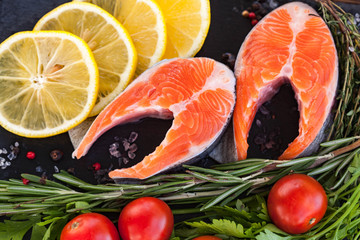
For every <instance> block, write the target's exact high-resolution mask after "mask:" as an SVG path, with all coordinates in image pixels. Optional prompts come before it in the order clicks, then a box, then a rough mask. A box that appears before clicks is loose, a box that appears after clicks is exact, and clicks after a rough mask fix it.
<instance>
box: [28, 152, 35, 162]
mask: <svg viewBox="0 0 360 240" xmlns="http://www.w3.org/2000/svg"><path fill="white" fill-rule="evenodd" d="M26 157H27V158H28V159H30V160H33V159H34V158H35V153H34V152H31V151H30V152H27V153H26Z"/></svg>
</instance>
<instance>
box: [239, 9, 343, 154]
mask: <svg viewBox="0 0 360 240" xmlns="http://www.w3.org/2000/svg"><path fill="white" fill-rule="evenodd" d="M235 76H236V79H237V102H236V107H235V110H234V119H233V123H234V135H235V145H236V151H237V158H238V159H239V160H241V159H245V158H246V157H247V149H248V143H247V137H248V134H249V131H250V127H251V124H252V122H253V120H254V117H255V114H256V112H257V110H258V108H259V107H260V106H261V105H262V104H263V103H264V102H265V101H267V100H269V99H270V98H272V97H273V96H274V94H275V93H276V92H277V91H278V89H279V87H280V86H281V85H282V84H284V83H285V82H289V83H290V84H291V85H292V88H293V90H294V92H295V97H296V99H297V102H298V106H299V113H300V119H299V135H298V136H297V137H296V138H295V140H294V141H293V142H292V143H290V144H289V146H288V148H287V149H286V150H285V151H284V153H283V154H282V155H281V156H280V157H279V159H293V158H296V157H300V156H303V155H307V154H309V153H311V152H312V151H313V150H314V148H316V147H317V146H318V144H319V141H321V140H322V139H321V138H322V136H323V135H324V130H325V128H326V127H325V126H326V124H325V123H326V122H327V119H328V117H329V115H330V111H331V107H332V105H333V102H334V99H335V93H336V88H337V80H338V59H337V52H336V48H335V44H334V41H333V38H332V35H331V33H330V31H329V29H328V27H327V25H326V24H325V22H324V21H323V20H322V18H321V17H319V16H318V14H317V13H316V11H315V10H314V9H312V8H311V7H310V6H308V5H306V4H304V3H300V2H293V3H288V4H285V5H283V6H281V7H279V8H277V9H275V10H274V11H272V12H271V13H269V14H268V15H267V16H266V17H265V18H264V19H262V20H261V21H260V22H259V23H258V24H257V25H256V27H255V28H254V29H253V30H252V31H251V32H250V33H249V34H248V36H247V37H246V39H245V41H244V43H243V44H242V46H241V48H240V51H239V53H238V56H237V59H236V63H235Z"/></svg>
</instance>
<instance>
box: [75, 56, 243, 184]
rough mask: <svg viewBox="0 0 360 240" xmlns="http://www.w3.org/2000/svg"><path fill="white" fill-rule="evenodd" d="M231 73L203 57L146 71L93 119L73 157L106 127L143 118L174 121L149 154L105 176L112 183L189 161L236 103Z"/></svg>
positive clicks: (207, 145)
mask: <svg viewBox="0 0 360 240" xmlns="http://www.w3.org/2000/svg"><path fill="white" fill-rule="evenodd" d="M235 84H236V79H235V76H234V73H233V72H232V71H231V70H230V69H229V68H228V67H226V66H225V65H224V64H222V63H219V62H216V61H215V60H212V59H208V58H192V59H181V58H177V59H172V60H166V61H163V62H161V63H159V64H157V65H156V66H154V67H152V68H151V69H148V70H147V71H145V72H144V73H143V74H141V75H140V76H139V77H138V78H137V79H136V80H135V81H134V82H133V83H131V84H130V85H129V86H128V87H127V88H126V89H125V91H124V92H123V93H121V94H120V95H119V96H118V97H117V98H116V99H115V100H114V101H113V102H112V103H110V104H109V105H108V106H107V107H106V108H105V109H104V110H103V111H102V112H101V113H100V114H99V115H98V117H97V118H96V119H95V120H94V122H93V124H92V125H91V127H90V128H89V130H88V132H87V133H86V135H85V136H84V138H83V139H82V141H81V143H80V144H79V146H78V147H77V149H76V150H75V151H74V153H73V157H76V158H81V157H82V156H84V155H85V154H86V153H87V152H88V150H89V148H90V147H91V145H92V144H93V143H94V142H95V141H96V139H98V138H99V137H100V136H101V135H102V134H103V133H105V132H106V131H107V130H109V129H110V128H112V127H114V126H116V125H119V124H124V123H128V122H132V121H137V120H139V119H141V118H145V117H156V118H162V119H171V118H173V123H172V126H171V127H170V129H169V130H168V132H167V133H166V136H165V138H164V140H163V141H162V142H161V144H160V145H159V146H158V147H157V148H156V149H155V151H154V152H152V153H151V154H149V155H147V156H146V157H145V158H144V159H143V160H142V161H141V162H139V163H138V164H136V165H134V166H133V167H130V168H123V169H117V170H114V171H112V172H110V173H109V176H110V177H111V178H113V179H115V180H116V179H117V180H119V179H123V178H132V179H145V178H148V177H150V176H152V175H154V174H157V173H160V172H163V171H165V170H167V169H170V168H173V167H175V166H178V165H181V164H182V163H185V162H188V161H194V160H196V159H198V158H200V157H203V155H204V154H206V153H207V152H209V151H211V149H212V147H213V146H215V145H216V143H217V140H218V139H220V136H221V135H222V132H223V131H224V130H225V128H226V126H227V124H228V123H229V122H231V115H232V112H233V109H234V105H235V101H236V99H235Z"/></svg>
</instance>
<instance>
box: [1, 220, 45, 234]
mask: <svg viewBox="0 0 360 240" xmlns="http://www.w3.org/2000/svg"><path fill="white" fill-rule="evenodd" d="M37 222H40V216H38V215H37V216H30V217H29V218H28V220H22V221H15V220H4V222H1V223H0V240H22V239H23V237H24V235H25V234H26V233H27V231H29V230H30V229H31V228H32V227H33V226H34V225H36V223H37Z"/></svg>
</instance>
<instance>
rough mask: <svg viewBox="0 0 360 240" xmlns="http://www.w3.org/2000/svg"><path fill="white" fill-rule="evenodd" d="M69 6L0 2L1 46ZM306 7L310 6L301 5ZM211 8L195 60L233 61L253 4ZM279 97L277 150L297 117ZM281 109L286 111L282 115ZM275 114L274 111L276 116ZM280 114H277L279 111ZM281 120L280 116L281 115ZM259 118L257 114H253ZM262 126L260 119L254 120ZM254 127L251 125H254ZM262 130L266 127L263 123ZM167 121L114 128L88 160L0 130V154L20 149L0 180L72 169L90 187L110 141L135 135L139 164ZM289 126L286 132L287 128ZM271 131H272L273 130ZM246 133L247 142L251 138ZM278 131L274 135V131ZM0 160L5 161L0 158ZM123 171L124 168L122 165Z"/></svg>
mask: <svg viewBox="0 0 360 240" xmlns="http://www.w3.org/2000/svg"><path fill="white" fill-rule="evenodd" d="M65 2H68V1H66V0H51V1H49V0H0V29H1V31H0V41H3V40H5V39H6V38H7V37H9V36H10V35H12V34H13V33H15V32H18V31H26V30H31V29H32V28H33V26H34V25H35V23H36V22H37V20H38V19H39V18H40V17H41V16H43V15H44V14H45V13H47V12H48V11H50V10H51V9H53V8H54V7H56V6H58V5H60V4H62V3H65ZM278 2H280V3H284V2H287V1H278ZM305 2H311V3H313V1H305ZM210 3H211V10H212V16H211V27H210V31H209V34H208V37H207V39H206V41H205V43H204V46H203V48H202V49H201V50H200V52H199V53H198V54H197V56H204V57H211V58H213V59H215V60H218V61H221V60H223V57H222V55H223V54H224V53H231V54H233V55H235V56H236V55H237V52H238V50H239V48H240V46H241V43H242V41H243V40H244V38H245V37H246V35H247V33H248V32H249V31H250V29H251V24H250V22H249V20H248V19H245V18H243V17H242V15H241V12H242V10H244V9H246V8H247V7H249V6H250V4H251V3H252V1H245V0H243V1H241V0H226V1H224V0H210ZM346 8H347V9H348V10H351V11H352V12H353V13H354V12H356V11H359V8H360V7H359V6H358V5H347V7H346ZM278 95H279V96H277V97H275V98H274V99H273V101H271V103H267V106H268V108H269V109H270V111H272V112H273V113H275V114H276V119H282V120H281V121H272V123H271V124H269V125H270V126H269V127H268V128H267V131H270V132H271V131H273V130H274V129H278V128H280V129H281V135H286V136H287V137H285V138H284V139H283V140H281V142H282V144H285V146H286V144H287V143H288V142H289V141H291V138H293V137H295V136H293V135H294V129H295V134H296V127H297V124H298V123H297V115H296V111H295V112H294V111H293V109H294V107H296V102H295V101H294V100H292V101H288V102H287V103H289V104H288V105H287V106H286V107H285V106H284V101H283V100H282V99H287V98H293V93H292V91H291V89H289V88H286V87H285V88H284V89H282V90H281V91H280V92H279V94H278ZM284 108H286V109H285V110H283V109H284ZM276 109H277V110H276ZM279 109H280V111H278V110H279ZM281 114H282V115H281ZM258 115H259V114H258ZM259 120H260V121H262V119H259ZM254 122H256V120H255V121H254ZM262 123H264V124H266V121H262ZM170 125H171V121H164V120H154V119H146V120H144V121H142V122H140V123H135V124H127V125H123V126H118V127H116V128H114V129H112V130H110V131H109V132H108V133H106V134H105V135H104V136H103V137H101V138H100V139H99V140H98V142H96V143H95V145H94V147H93V148H92V149H91V150H90V152H89V154H88V155H87V156H86V157H84V158H83V159H81V160H74V159H72V158H71V153H72V151H73V147H72V145H71V143H70V140H69V137H68V135H67V134H61V135H58V136H55V137H50V138H46V139H28V138H22V137H19V136H16V135H14V134H11V133H9V132H7V131H6V130H4V129H3V128H1V127H0V149H1V148H3V147H5V148H7V149H9V146H10V145H11V144H14V142H19V143H20V153H19V156H18V157H17V159H15V160H13V162H12V166H10V167H8V168H7V169H6V170H1V169H0V179H8V178H9V177H16V178H19V176H20V174H21V173H35V174H38V175H41V174H42V173H43V172H46V174H47V175H48V176H49V177H50V178H51V174H52V173H54V171H55V169H54V166H56V167H58V168H59V169H65V170H66V169H69V168H74V172H75V175H76V176H79V177H80V178H83V179H86V180H88V181H91V182H95V179H94V176H93V172H92V170H91V169H90V170H88V169H89V167H90V168H91V165H92V164H93V163H94V162H100V163H101V164H102V167H103V168H108V167H109V166H110V165H111V164H113V166H114V167H118V165H117V164H118V163H117V162H118V161H117V160H114V159H113V158H111V157H110V154H109V152H108V147H109V145H110V144H111V143H113V142H114V137H115V136H119V137H126V136H128V135H129V133H130V132H131V131H137V132H139V139H138V140H137V141H138V142H137V144H138V146H139V150H138V151H137V152H136V153H137V157H136V159H135V160H134V161H133V162H130V163H129V164H128V165H130V164H131V163H135V162H136V161H139V160H141V158H142V157H143V156H145V155H146V154H148V153H150V152H151V151H153V149H154V148H155V147H156V146H157V145H158V144H159V143H160V141H161V140H162V138H163V137H164V134H165V132H166V131H167V129H168V128H169V127H170ZM289 126H290V128H288V127H289ZM272 129H273V130H272ZM252 131H255V135H253V133H251V134H250V135H251V138H254V136H256V130H253V129H252ZM276 131H277V130H276ZM54 149H59V150H61V151H62V152H63V153H64V156H63V158H62V159H61V160H60V161H58V162H54V161H52V160H51V158H50V155H49V154H50V152H51V151H52V150H54ZM27 151H34V152H35V153H36V158H35V159H34V160H28V159H26V157H25V156H26V153H27ZM258 153H259V152H258V149H257V148H256V146H255V145H254V146H251V147H250V154H249V156H258V155H259V154H258ZM276 154H277V153H271V154H269V155H267V154H266V153H265V155H264V154H260V156H263V157H269V156H273V155H276ZM0 156H2V157H5V156H4V155H0ZM39 166H41V168H42V171H41V172H39V173H37V172H36V171H35V170H36V168H37V167H39ZM126 166H127V165H126Z"/></svg>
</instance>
